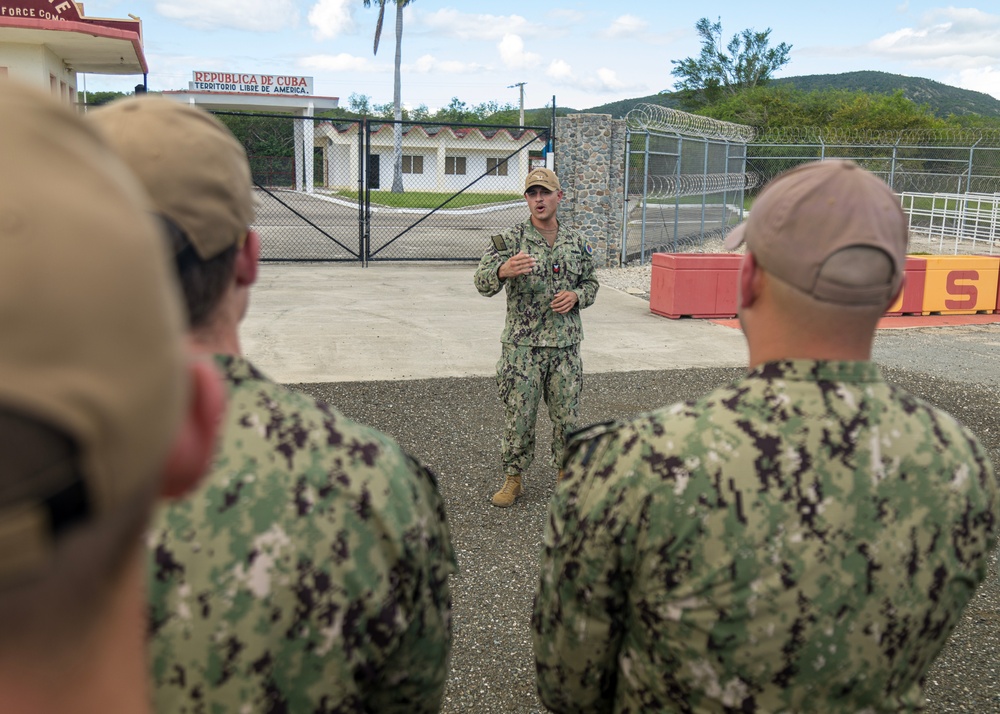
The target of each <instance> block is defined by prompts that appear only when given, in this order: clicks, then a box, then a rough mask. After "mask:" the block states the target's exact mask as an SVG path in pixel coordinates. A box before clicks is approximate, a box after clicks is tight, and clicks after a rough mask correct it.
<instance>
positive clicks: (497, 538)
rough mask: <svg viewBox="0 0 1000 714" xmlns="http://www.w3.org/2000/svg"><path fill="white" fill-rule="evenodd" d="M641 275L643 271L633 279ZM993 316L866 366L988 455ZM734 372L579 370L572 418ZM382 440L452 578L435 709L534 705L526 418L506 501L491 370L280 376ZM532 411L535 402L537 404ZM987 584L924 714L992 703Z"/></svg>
mask: <svg viewBox="0 0 1000 714" xmlns="http://www.w3.org/2000/svg"><path fill="white" fill-rule="evenodd" d="M643 271H645V274H643ZM648 271H649V268H648V267H646V268H629V269H626V270H617V271H600V276H599V279H600V280H601V281H602V284H603V285H605V286H606V287H615V288H617V289H620V290H627V291H629V292H632V293H633V294H637V295H639V296H644V295H646V294H647V293H648V286H649V273H648ZM998 346H1000V325H991V326H977V327H955V328H934V329H920V330H885V331H882V332H880V333H879V334H878V336H877V338H876V345H875V361H876V362H878V363H879V364H880V365H881V366H882V367H883V371H884V374H885V376H886V378H887V379H888V380H889V381H890V382H893V383H895V384H898V385H901V386H903V387H904V388H906V389H908V390H910V391H911V392H913V393H915V394H917V395H919V396H921V397H923V398H925V399H927V400H928V401H930V402H931V403H933V404H935V405H937V406H939V407H941V408H943V409H945V410H947V411H949V412H951V413H952V414H954V415H955V416H957V417H958V418H959V419H961V420H962V421H963V422H964V423H965V424H967V425H968V426H969V427H970V428H971V429H973V430H974V431H975V432H976V433H977V435H978V436H979V437H980V438H981V439H982V440H983V443H984V444H985V445H986V447H987V449H988V450H989V452H990V455H991V457H992V458H993V460H994V462H996V463H998V464H1000V415H998V411H997V408H996V404H997V402H998V398H1000V365H998V360H1000V358H998V356H997V355H998V354H1000V352H998V350H997V347H998ZM741 373H742V370H740V369H687V370H677V371H656V372H626V373H613V374H587V376H586V380H585V385H584V392H583V398H582V405H581V411H582V414H581V417H582V420H583V421H584V422H595V421H603V420H606V419H611V418H619V417H627V416H629V415H633V414H636V413H639V412H643V411H646V410H649V409H653V408H656V407H658V406H661V405H663V404H667V403H671V402H674V401H678V400H682V399H689V398H693V397H695V396H698V395H700V394H702V393H704V392H706V391H708V390H710V389H712V388H714V387H716V386H719V385H721V384H724V383H726V382H729V381H732V380H733V379H736V378H738V377H739V375H740V374H741ZM290 386H292V387H293V388H296V389H301V390H302V391H304V392H307V393H309V394H312V395H314V396H317V397H319V398H321V399H324V400H326V401H328V402H330V403H331V404H333V405H335V406H336V407H337V408H339V409H340V410H341V411H342V412H343V413H344V414H346V415H348V416H349V417H351V418H354V419H356V420H358V421H362V422H365V423H367V424H371V425H373V426H375V427H377V428H379V429H382V430H383V431H385V432H386V433H388V434H391V435H392V436H394V437H395V438H396V439H397V440H398V441H399V442H400V443H401V444H402V445H403V446H404V447H405V448H406V449H407V450H408V451H410V452H411V453H413V454H414V455H415V456H417V457H418V458H420V459H421V460H422V461H423V462H424V463H425V464H427V465H428V466H429V467H430V468H432V469H433V470H434V471H435V472H436V473H437V474H438V478H439V483H440V487H441V492H442V494H443V495H444V498H445V501H446V504H447V508H448V514H449V518H450V521H451V529H452V539H453V542H454V544H455V548H456V550H457V553H458V559H459V568H460V573H459V574H458V575H457V576H456V577H455V578H454V579H453V581H452V593H453V597H454V643H453V648H452V659H451V671H450V675H449V680H448V687H447V690H446V693H445V703H444V708H443V711H444V712H447V713H449V714H452V713H455V714H457V713H459V712H462V713H465V712H504V713H507V712H514V713H522V712H523V713H528V712H544V711H545V709H544V707H543V706H542V705H541V703H540V702H539V700H538V698H537V695H536V693H535V686H534V660H533V656H532V652H531V635H530V629H529V618H530V614H531V603H532V597H533V593H534V588H535V581H536V578H537V557H538V552H539V549H540V547H541V540H542V530H543V526H544V519H545V512H546V505H547V503H548V500H549V498H550V496H551V494H552V490H553V487H554V485H555V473H554V471H553V469H552V468H551V467H550V466H548V465H547V464H546V463H545V462H546V461H547V459H545V458H543V456H545V455H547V453H548V446H549V440H548V434H549V431H550V427H549V424H548V419H547V417H545V415H544V413H542V414H541V415H540V416H539V424H538V444H537V451H536V456H537V457H538V458H536V463H535V465H533V466H532V468H531V469H530V470H529V471H528V472H527V473H526V475H525V484H526V493H525V495H524V496H523V497H522V498H521V499H520V500H519V501H518V503H517V504H516V505H515V506H514V507H512V508H509V509H499V508H494V507H492V506H491V505H490V502H489V498H490V495H491V494H492V493H493V491H495V490H496V488H497V487H498V486H499V485H500V482H501V478H500V470H499V460H500V448H499V446H500V443H499V441H500V431H501V418H500V417H501V407H500V403H499V400H498V398H497V396H496V388H495V383H494V381H493V379H492V378H484V377H474V378H464V379H450V378H449V379H430V380H416V381H405V382H365V383H357V382H355V383H344V382H337V383H326V384H300V385H290ZM540 411H541V412H544V410H540ZM998 667H1000V582H998V574H997V564H996V554H994V557H993V561H992V563H991V565H990V574H989V576H988V579H987V581H986V583H984V585H983V586H982V587H981V588H980V590H979V592H978V593H977V595H976V597H975V598H974V600H973V601H972V602H971V603H970V606H969V607H968V609H967V610H966V613H965V615H964V617H963V620H962V622H961V623H960V625H959V627H958V628H957V629H956V631H955V632H954V634H953V635H952V637H951V639H950V640H949V641H948V644H947V646H946V648H945V649H944V650H943V652H942V653H941V655H940V656H939V657H938V659H937V660H936V662H935V663H934V665H933V667H932V668H931V670H930V672H929V674H928V684H927V697H928V701H929V706H928V709H927V710H926V711H928V712H932V713H934V714H937V713H943V712H1000V672H998Z"/></svg>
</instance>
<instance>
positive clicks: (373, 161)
mask: <svg viewBox="0 0 1000 714" xmlns="http://www.w3.org/2000/svg"><path fill="white" fill-rule="evenodd" d="M378 168H379V155H378V154H372V155H371V156H369V157H368V188H373V189H378V187H379V178H378Z"/></svg>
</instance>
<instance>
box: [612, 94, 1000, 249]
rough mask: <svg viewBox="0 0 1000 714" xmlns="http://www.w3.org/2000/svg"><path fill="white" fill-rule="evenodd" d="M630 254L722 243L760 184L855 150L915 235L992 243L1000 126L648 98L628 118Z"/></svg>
mask: <svg viewBox="0 0 1000 714" xmlns="http://www.w3.org/2000/svg"><path fill="white" fill-rule="evenodd" d="M626 121H627V124H628V130H629V141H628V149H627V151H626V157H625V163H626V169H625V170H626V172H627V173H628V182H627V184H628V192H627V196H626V199H625V211H626V216H627V227H626V229H625V233H626V235H625V240H624V241H623V243H624V245H625V246H626V251H624V252H623V253H624V254H623V256H622V260H623V262H626V261H628V260H634V259H636V258H638V259H639V260H641V261H643V262H644V261H645V260H646V256H648V255H649V254H650V253H651V252H653V251H655V250H666V251H678V250H691V249H695V250H699V249H700V250H717V249H718V248H719V246H718V240H717V239H719V238H721V237H722V236H723V235H724V234H725V233H726V232H727V231H728V230H729V229H730V228H731V227H732V226H733V225H735V224H736V223H738V222H739V221H740V220H741V219H742V217H743V212H744V210H745V209H747V208H748V207H749V205H750V203H752V201H753V199H754V198H755V197H756V195H757V194H758V193H759V191H760V189H761V188H762V187H763V186H765V185H767V183H768V182H769V181H770V180H771V179H773V178H774V177H775V176H777V175H778V174H780V173H781V172H782V171H785V170H787V169H790V168H792V167H793V166H797V165H798V164H801V163H804V162H806V161H817V160H825V159H850V160H853V161H855V162H857V163H858V164H860V165H861V166H863V167H864V168H866V169H868V170H869V171H872V172H873V173H875V174H876V175H878V176H879V177H881V178H882V179H883V180H885V181H886V183H888V184H889V185H890V186H892V188H893V189H894V190H895V191H896V192H897V193H899V194H900V196H901V200H902V203H903V207H904V210H906V211H907V213H908V216H909V220H910V228H911V236H912V235H915V236H921V237H928V238H934V239H935V240H936V243H937V246H938V248H937V249H935V248H934V246H933V245H930V244H929V249H930V250H940V251H942V252H943V251H958V250H959V245H960V243H961V242H962V241H963V240H964V241H965V242H966V246H965V247H966V249H967V250H988V251H989V252H992V251H993V243H994V240H996V239H997V238H998V231H1000V228H998V222H1000V217H998V213H1000V208H998V206H1000V132H986V131H971V130H945V131H934V132H927V131H923V132H902V133H901V132H893V133H878V132H867V133H866V132H858V131H829V130H824V131H819V130H817V129H808V128H805V129H802V128H796V129H785V130H778V131H774V132H772V133H770V134H767V135H764V136H754V132H753V130H752V129H751V128H750V127H746V126H741V125H736V124H727V123H725V122H717V121H713V120H710V119H707V118H705V117H699V116H696V115H691V114H685V113H683V112H677V111H675V110H666V109H664V108H662V107H651V106H650V105H640V106H639V107H637V108H636V110H633V112H630V114H629V116H628V117H627V118H626Z"/></svg>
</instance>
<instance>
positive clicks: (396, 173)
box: [364, 0, 414, 193]
mask: <svg viewBox="0 0 1000 714" xmlns="http://www.w3.org/2000/svg"><path fill="white" fill-rule="evenodd" d="M392 1H393V2H394V3H395V4H396V66H395V74H394V77H393V84H392V116H393V119H395V122H396V123H395V124H394V125H393V128H392V138H393V148H392V162H393V172H392V192H393V193H403V125H402V124H401V123H400V122H402V121H403V104H402V100H401V98H400V90H399V65H400V60H401V58H402V46H403V8H404V7H406V6H407V5H409V4H410V3H411V2H414V0H392ZM386 2H387V0H378V22H377V23H376V24H375V46H374V48H373V50H372V54H376V55H377V54H378V41H379V39H380V38H381V37H382V18H383V17H385V4H386ZM364 3H365V7H371V4H372V0H364Z"/></svg>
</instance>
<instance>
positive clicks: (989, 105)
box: [771, 72, 1000, 118]
mask: <svg viewBox="0 0 1000 714" xmlns="http://www.w3.org/2000/svg"><path fill="white" fill-rule="evenodd" d="M771 83H772V84H773V85H775V86H783V85H785V86H791V87H795V88H796V89H801V90H802V91H805V92H811V91H814V90H824V89H845V90H847V91H851V92H868V93H869V94H892V93H893V92H895V91H896V90H898V89H901V90H903V96H904V97H906V98H907V99H909V100H910V101H912V102H915V103H916V104H926V105H928V106H929V107H930V108H931V111H932V112H934V114H935V115H937V116H939V117H941V118H944V117H947V116H948V115H949V114H956V115H959V116H960V115H963V114H981V115H982V116H987V117H1000V99H995V98H994V97H991V96H990V95H989V94H984V93H983V92H974V91H972V90H971V89H959V88H958V87H952V86H951V85H948V84H942V83H941V82H935V81H934V80H932V79H924V78H922V77H905V76H903V75H901V74H889V73H888V72H844V73H843V74H808V75H803V76H801V77H782V78H780V79H773V80H771Z"/></svg>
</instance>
